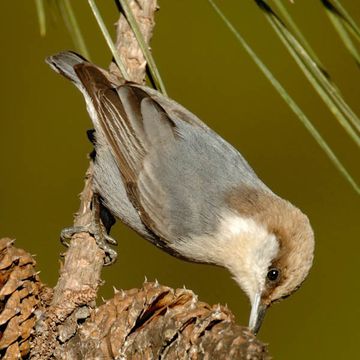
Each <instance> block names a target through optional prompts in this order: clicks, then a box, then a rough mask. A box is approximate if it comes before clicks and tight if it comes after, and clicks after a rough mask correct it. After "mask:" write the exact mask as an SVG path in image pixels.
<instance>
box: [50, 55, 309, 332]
mask: <svg viewBox="0 0 360 360" xmlns="http://www.w3.org/2000/svg"><path fill="white" fill-rule="evenodd" d="M46 62H47V63H48V64H49V65H50V67H51V68H52V69H53V70H55V71H56V72H57V73H59V74H61V75H63V76H64V77H66V78H67V79H69V80H71V82H72V83H73V84H74V85H75V86H76V87H77V88H78V89H79V90H80V91H81V92H82V94H83V96H84V98H85V102H86V106H87V111H88V113H89V115H90V118H91V120H92V123H93V126H94V130H95V132H94V138H95V139H94V144H95V152H96V156H94V160H93V161H94V191H95V192H96V193H97V194H98V195H99V196H100V198H101V201H102V204H103V205H104V206H105V207H106V209H108V211H110V213H111V214H112V215H113V216H114V217H115V218H117V219H120V220H121V221H122V222H123V223H125V224H126V225H128V226H129V227H130V228H132V229H133V230H135V231H136V232H137V233H138V234H139V235H140V236H142V237H143V238H145V239H146V240H148V241H150V242H151V243H153V244H154V245H155V246H157V247H159V248H161V249H162V250H164V251H166V252H167V253H169V254H171V255H173V256H176V257H178V258H181V259H184V260H187V261H190V262H196V263H205V264H213V265H217V266H221V267H224V268H227V269H228V270H229V271H230V273H231V274H232V277H233V278H234V280H235V281H236V282H237V283H238V285H239V286H240V288H241V289H242V290H243V291H244V292H245V293H246V295H247V296H248V298H249V301H250V304H251V311H250V317H249V328H250V329H251V330H252V331H253V333H255V334H257V333H258V331H259V330H260V326H261V324H262V322H263V319H264V316H265V313H266V310H267V309H268V308H269V307H270V306H271V305H272V304H273V303H275V302H278V301H280V300H282V299H284V298H286V297H288V296H289V295H291V294H292V293H294V292H295V291H296V290H297V289H298V288H299V287H300V285H301V284H302V283H303V281H304V280H305V278H306V277H307V275H308V273H309V271H310V268H311V266H312V263H313V258H314V246H315V245H314V233H313V230H312V227H311V224H310V222H309V219H308V217H307V216H306V215H305V214H304V213H302V212H301V211H300V210H299V209H298V208H297V207H296V206H294V205H292V204H291V203H290V202H289V201H287V200H284V199H283V198H281V197H279V196H278V195H276V194H275V193H273V192H272V191H271V190H270V189H269V188H268V187H267V186H266V185H265V184H264V183H263V182H262V181H261V180H260V179H259V177H258V176H257V175H256V174H255V172H254V170H253V169H252V168H251V167H250V165H249V164H248V162H247V161H246V160H245V159H244V157H243V156H242V155H241V154H240V152H239V151H237V150H236V149H235V148H234V147H233V146H232V145H230V144H229V143H228V142H226V141H225V140H224V139H223V138H222V137H221V136H219V135H218V134H217V133H216V132H215V131H213V130H212V129H210V128H209V127H208V126H207V125H206V124H205V123H204V122H203V121H201V120H200V119H199V118H198V117H197V116H195V115H194V114H193V113H191V112H190V111H189V110H187V109H186V108H184V107H183V106H181V105H180V104H178V103H177V102H175V101H174V100H172V99H170V98H168V97H167V96H164V95H163V94H161V93H160V92H158V91H157V90H155V89H152V88H150V87H147V86H145V85H141V84H137V83H132V82H128V81H114V80H111V79H110V78H109V76H106V72H105V70H103V69H101V68H99V67H97V66H96V65H94V64H92V63H90V62H89V61H87V60H86V59H85V58H83V57H82V56H80V55H78V54H76V53H75V52H71V51H66V52H60V53H58V54H56V55H53V56H50V57H48V58H47V59H46Z"/></svg>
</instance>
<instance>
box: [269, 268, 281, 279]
mask: <svg viewBox="0 0 360 360" xmlns="http://www.w3.org/2000/svg"><path fill="white" fill-rule="evenodd" d="M279 275H280V271H279V270H278V269H275V268H273V269H270V270H269V272H268V273H267V275H266V276H267V278H268V279H269V280H270V281H276V280H277V279H278V278H279Z"/></svg>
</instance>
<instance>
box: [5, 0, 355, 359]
mask: <svg viewBox="0 0 360 360" xmlns="http://www.w3.org/2000/svg"><path fill="white" fill-rule="evenodd" d="M73 3H74V7H75V10H76V14H77V15H78V18H79V22H80V26H81V29H82V31H83V34H84V36H85V40H86V43H87V45H88V48H89V50H90V53H91V57H92V60H93V61H94V62H96V63H97V64H99V65H101V66H104V67H106V66H107V65H108V63H109V60H110V53H109V51H108V49H107V47H106V45H105V43H104V40H103V38H102V36H101V34H100V31H99V30H98V27H97V24H96V23H95V21H94V18H93V15H92V13H91V12H90V10H89V7H88V5H87V2H86V1H82V2H80V1H76V2H75V1H73ZM218 3H219V4H221V7H222V9H223V10H224V12H225V13H226V14H227V15H228V16H229V17H230V19H231V20H232V21H233V22H234V24H235V25H236V27H237V28H238V29H239V30H240V32H241V33H242V34H243V35H244V36H245V38H246V39H247V41H248V42H249V43H250V44H251V45H252V46H253V47H254V49H255V50H256V51H257V52H258V54H259V55H260V56H261V57H262V59H263V60H264V61H265V62H266V63H267V64H268V66H269V67H270V68H271V69H272V70H273V72H274V73H275V74H276V76H278V78H279V79H280V80H281V81H282V82H283V84H284V85H285V87H286V88H287V89H288V90H289V92H290V94H291V95H293V96H294V97H295V99H296V100H297V101H298V102H299V104H300V105H301V106H302V108H303V109H304V111H305V112H306V114H307V115H308V116H309V117H310V118H311V119H312V121H313V123H314V124H315V125H316V126H317V128H318V129H319V130H320V131H321V132H322V134H323V136H324V137H325V138H326V140H327V141H328V142H329V143H330V145H331V146H332V147H333V149H334V150H335V151H336V152H337V154H338V156H339V157H340V159H341V160H342V161H343V163H344V164H345V165H346V166H347V168H348V169H349V171H350V172H351V173H352V175H353V176H354V177H355V178H356V179H358V181H359V179H360V168H359V151H358V149H357V148H356V146H355V145H353V143H351V142H350V140H349V138H348V136H347V135H346V134H345V133H344V132H343V130H342V128H341V127H340V126H339V125H338V124H337V122H336V120H335V119H334V118H333V116H332V115H331V114H330V113H329V111H328V110H327V108H326V107H325V106H324V105H323V103H322V101H321V100H320V98H319V97H318V95H317V94H316V93H315V92H314V91H313V90H312V88H311V87H310V86H309V85H308V83H307V81H306V80H305V79H304V77H303V75H302V74H301V72H300V71H299V70H298V68H297V67H296V66H295V64H294V62H293V60H292V59H291V58H290V57H289V55H288V53H287V52H286V50H284V48H283V46H282V44H281V43H280V42H279V40H278V39H277V37H276V36H275V35H274V33H273V31H272V30H271V29H270V27H269V24H268V23H267V21H266V20H265V18H264V16H263V14H262V13H261V12H260V11H259V10H258V8H257V7H256V6H255V4H254V2H253V1H252V0H243V1H235V0H222V1H218ZM342 3H343V5H344V6H345V7H346V8H347V10H348V11H349V12H350V13H351V14H352V16H353V17H354V18H355V20H357V22H358V23H359V22H360V3H359V1H358V0H346V1H345V0H343V1H342ZM98 5H99V6H100V9H101V11H102V13H103V15H104V17H105V19H106V21H107V24H108V26H109V28H110V29H112V27H111V26H112V24H113V23H114V22H115V21H116V19H117V11H116V8H115V5H114V4H113V2H112V1H107V2H100V1H98ZM160 6H161V11H160V12H159V13H158V14H157V17H156V20H157V25H156V30H155V34H154V38H153V41H152V49H153V53H154V55H155V58H156V60H157V63H158V66H159V68H160V71H161V74H162V77H163V80H164V81H165V84H166V86H167V90H168V92H169V94H170V96H171V97H172V98H174V99H176V100H177V101H178V102H180V103H181V104H183V105H184V106H186V107H187V108H189V109H190V110H192V111H193V112H194V113H195V114H197V115H198V116H199V117H200V118H202V119H203V120H204V121H205V122H206V123H207V124H208V125H209V126H210V127H212V128H213V129H215V130H216V131H217V132H218V133H219V134H220V135H221V136H223V137H224V138H225V139H226V140H227V141H229V142H230V143H231V144H233V145H234V146H235V147H236V148H238V149H239V150H240V152H241V153H242V154H243V155H244V156H245V157H246V159H248V161H249V162H250V164H251V165H252V166H253V168H254V169H255V171H256V172H257V174H258V175H259V176H260V177H261V178H262V179H263V180H264V182H265V183H266V184H267V185H268V186H269V187H270V188H271V189H273V190H274V191H275V192H276V193H278V194H279V195H281V196H282V197H284V198H287V199H289V200H290V201H292V202H293V203H295V204H296V205H297V206H298V207H300V208H301V209H302V210H303V211H304V212H305V213H306V214H308V216H309V217H310V220H311V222H312V225H313V227H314V230H315V234H316V257H315V263H314V267H313V269H312V271H311V274H310V276H309V278H308V280H307V281H306V282H305V284H304V285H303V287H302V288H301V290H300V291H299V292H298V293H297V294H295V295H294V296H293V297H291V298H289V299H288V300H286V301H284V302H282V303H281V304H279V305H275V306H274V307H273V308H272V309H271V310H270V311H269V313H268V315H267V318H266V320H265V323H264V326H263V328H262V330H261V333H260V335H259V337H260V339H262V340H263V341H265V342H266V343H269V344H270V345H269V346H270V352H271V354H272V355H273V356H274V357H275V358H276V359H293V360H295V359H319V358H321V359H325V358H327V359H345V358H355V357H356V355H357V354H358V342H359V340H360V326H359V324H358V321H359V320H360V307H359V294H360V281H359V268H358V266H359V259H360V258H359V254H360V241H359V240H360V239H359V228H360V226H359V223H360V219H359V209H360V208H359V197H358V196H357V195H356V193H355V192H354V191H353V189H352V188H351V187H350V185H349V184H348V183H347V182H346V181H345V180H344V178H343V177H342V176H341V175H339V173H338V171H337V170H336V169H335V168H334V166H333V165H332V163H330V161H329V160H328V158H327V157H326V156H325V155H324V153H323V152H322V151H321V150H320V148H319V147H318V145H317V144H316V143H315V141H314V140H313V138H312V137H311V136H310V135H309V133H308V132H307V131H306V130H305V128H304V127H303V126H302V125H301V124H300V122H299V121H298V119H297V118H296V117H295V115H294V114H293V113H292V112H291V111H290V110H289V108H288V106H287V105H286V104H285V103H284V102H283V101H282V99H281V98H280V97H279V95H278V94H277V93H276V92H275V91H274V90H273V88H272V86H271V85H270V83H269V82H268V81H267V80H266V79H265V78H264V76H263V75H262V74H261V73H260V71H259V70H258V68H257V67H256V66H255V65H254V63H253V62H252V60H251V59H250V58H249V57H248V55H247V54H246V53H245V52H244V51H243V50H242V48H241V47H240V46H239V45H238V44H237V42H236V41H235V39H234V37H233V36H232V35H231V34H230V32H229V31H228V30H227V29H226V28H225V26H224V24H223V23H222V22H221V21H220V20H219V18H218V17H217V16H216V14H215V13H214V12H213V10H212V9H211V7H210V6H209V4H208V2H207V1H206V0H197V1H193V0H168V1H165V0H163V1H160ZM288 7H289V9H290V11H291V13H292V15H293V16H294V18H295V19H296V21H297V22H298V24H299V26H300V28H301V29H302V30H303V32H304V34H305V35H306V36H307V38H308V40H309V41H310V43H311V45H312V46H313V47H314V48H315V50H316V51H317V52H318V54H319V55H320V58H321V61H322V62H323V63H324V65H325V66H326V68H327V69H328V70H329V72H330V74H331V75H332V78H333V79H334V81H335V83H336V84H337V85H338V86H339V88H340V89H341V91H342V93H343V95H344V97H345V98H346V99H347V101H348V103H349V104H350V105H351V106H352V108H353V109H354V110H355V111H356V112H357V113H358V114H359V113H360V101H359V95H360V72H359V68H358V67H357V66H356V64H355V63H354V61H353V59H352V58H351V57H350V55H349V54H348V52H347V51H346V50H345V48H344V46H343V44H342V43H341V42H340V40H339V38H338V36H337V33H336V32H335V31H334V29H333V27H332V26H331V24H330V22H329V20H328V18H327V16H326V14H325V12H324V9H323V8H322V6H321V4H320V1H313V0H298V1H296V2H295V4H294V5H290V4H289V5H288ZM0 14H1V22H0V29H1V30H0V34H1V43H2V49H1V60H0V61H1V62H0V64H1V68H0V69H1V80H2V81H1V85H0V91H1V96H0V100H1V120H0V121H1V122H0V123H1V141H0V164H1V181H0V196H1V207H0V225H1V227H0V229H1V232H0V236H10V237H13V238H16V239H17V242H16V244H17V246H19V247H23V248H25V249H26V250H28V251H29V252H31V253H32V254H37V262H38V267H39V270H40V271H41V278H42V280H43V281H44V282H46V283H47V284H49V285H50V286H54V285H55V283H56V280H57V277H58V270H59V253H60V252H62V251H63V250H64V249H63V248H62V247H61V246H60V244H59V241H58V238H59V232H60V230H61V229H62V228H63V227H66V226H69V225H71V223H72V214H73V213H74V212H75V211H76V210H77V208H78V204H79V202H78V196H77V195H78V193H79V192H80V191H81V189H82V186H83V177H84V172H85V170H86V168H87V165H88V160H87V153H88V152H89V151H90V150H91V145H90V144H89V142H88V140H87V139H86V136H85V131H86V129H88V128H90V127H91V125H90V120H89V119H88V115H87V113H86V110H85V106H84V102H83V99H82V96H81V94H80V93H79V92H78V91H77V90H76V89H75V88H74V87H72V86H71V84H70V83H68V82H67V81H65V80H64V79H62V78H60V77H59V76H57V75H56V74H55V73H54V72H52V71H51V70H50V69H49V68H48V67H47V65H46V64H45V63H44V58H45V57H46V56H48V55H50V54H53V53H55V52H58V51H60V50H66V49H73V48H74V46H73V44H72V41H71V38H70V36H69V35H68V33H67V31H66V29H65V27H64V25H63V23H62V21H61V20H60V18H59V19H58V21H55V20H51V21H50V23H48V34H47V35H46V37H45V38H41V37H40V35H39V29H38V20H37V16H36V9H35V5H34V2H33V1H12V2H10V1H2V2H1V3H0ZM112 234H113V236H114V237H115V238H117V239H118V240H119V246H118V252H119V260H118V262H117V263H116V264H115V265H114V266H111V267H109V268H105V269H104V271H103V278H104V279H105V280H106V284H105V285H104V286H103V288H102V295H103V296H104V297H105V298H109V297H111V296H112V286H113V285H115V286H116V287H117V288H131V287H140V286H141V284H142V282H143V280H144V277H145V276H147V278H148V279H149V280H154V279H155V278H156V279H158V280H159V282H161V283H162V284H165V285H169V286H171V287H175V288H176V287H182V286H183V285H186V287H187V288H190V289H192V290H194V291H195V292H196V293H197V294H198V295H199V298H200V299H201V300H203V301H206V302H208V303H210V304H213V303H218V302H219V303H222V304H225V303H226V304H228V306H229V307H230V308H231V309H232V311H233V312H234V314H235V315H236V318H237V321H238V322H239V323H241V324H247V321H248V315H249V305H248V302H247V299H246V297H245V295H244V294H243V293H242V291H241V290H240V289H239V288H238V287H237V285H236V284H235V282H234V281H233V280H232V279H231V278H230V276H229V273H227V272H226V271H225V270H223V269H220V268H215V267H211V266H205V265H195V264H190V263H186V262H182V261H180V260H177V259H175V258H173V257H171V256H169V255H167V254H165V253H163V252H161V251H160V250H158V249H156V248H155V247H154V246H152V245H151V244H149V243H147V242H146V241H145V240H143V239H141V238H140V237H138V236H137V235H136V234H135V233H134V232H132V231H130V230H128V229H127V228H126V227H125V226H123V225H122V224H117V225H116V226H115V228H114V230H113V233H112Z"/></svg>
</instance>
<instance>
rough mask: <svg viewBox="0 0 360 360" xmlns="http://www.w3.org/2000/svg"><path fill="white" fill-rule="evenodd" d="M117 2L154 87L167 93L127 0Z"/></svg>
mask: <svg viewBox="0 0 360 360" xmlns="http://www.w3.org/2000/svg"><path fill="white" fill-rule="evenodd" d="M119 3H120V5H121V7H122V8H123V10H124V12H125V16H126V19H127V20H128V22H129V25H130V27H131V29H132V31H133V32H134V35H135V37H136V40H137V42H138V44H139V46H140V48H141V51H142V53H143V55H144V57H145V60H146V62H147V64H148V67H149V70H150V73H151V75H152V77H153V79H154V82H155V86H156V88H157V89H158V90H160V91H161V92H162V93H163V94H164V95H167V94H166V89H165V85H164V83H163V81H162V79H161V76H160V72H159V70H158V68H157V66H156V63H155V60H154V58H153V56H152V54H151V52H150V50H149V47H148V45H147V43H146V41H145V40H144V36H143V34H142V33H141V30H140V28H139V25H138V23H137V21H136V19H135V17H134V15H133V13H132V11H131V8H130V6H129V3H128V0H119Z"/></svg>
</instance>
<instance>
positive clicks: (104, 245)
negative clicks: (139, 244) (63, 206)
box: [60, 194, 117, 266]
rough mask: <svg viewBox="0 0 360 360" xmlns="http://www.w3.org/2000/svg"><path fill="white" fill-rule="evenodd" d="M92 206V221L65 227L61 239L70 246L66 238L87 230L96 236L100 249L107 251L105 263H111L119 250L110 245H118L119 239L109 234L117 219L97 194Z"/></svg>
mask: <svg viewBox="0 0 360 360" xmlns="http://www.w3.org/2000/svg"><path fill="white" fill-rule="evenodd" d="M91 206H92V213H93V216H92V220H91V223H89V224H88V225H84V226H73V227H68V228H65V229H63V230H62V231H61V234H60V241H61V243H62V244H63V245H65V246H69V244H68V242H67V241H66V240H68V239H71V238H72V237H73V235H74V234H76V233H80V232H87V233H89V234H90V235H92V236H93V237H94V238H95V240H96V243H97V244H98V246H99V247H100V249H102V250H103V251H104V252H105V259H104V265H106V266H107V265H111V264H113V263H114V262H115V261H116V258H117V252H116V251H115V250H114V249H112V248H111V247H110V245H117V241H116V240H115V239H114V238H112V237H111V236H110V235H109V232H110V229H111V227H112V225H114V223H115V219H114V217H113V216H112V215H111V213H110V212H109V210H107V208H106V207H105V206H104V205H103V204H102V203H101V201H100V199H99V196H98V195H97V194H94V196H93V199H92V205H91Z"/></svg>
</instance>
